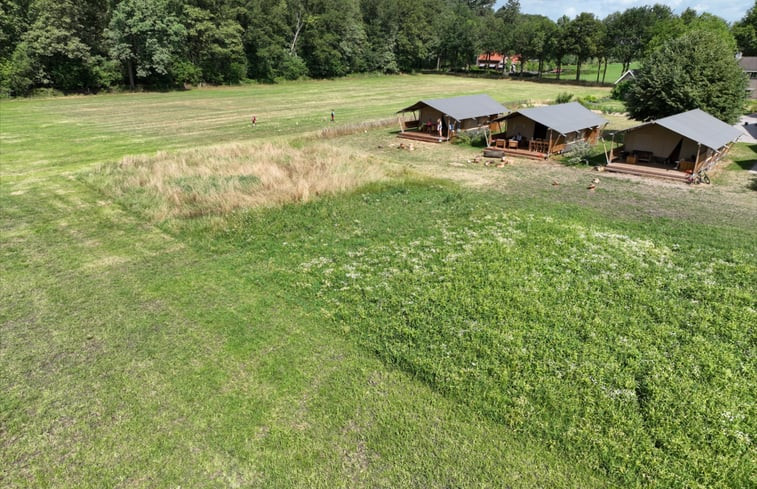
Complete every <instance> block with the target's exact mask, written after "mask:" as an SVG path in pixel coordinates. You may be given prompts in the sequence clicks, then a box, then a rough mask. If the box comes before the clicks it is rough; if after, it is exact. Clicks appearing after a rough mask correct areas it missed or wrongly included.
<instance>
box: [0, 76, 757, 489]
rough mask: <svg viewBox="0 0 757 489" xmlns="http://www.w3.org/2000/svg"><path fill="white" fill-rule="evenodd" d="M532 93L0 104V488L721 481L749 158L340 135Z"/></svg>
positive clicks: (745, 428) (383, 87) (504, 90)
mask: <svg viewBox="0 0 757 489" xmlns="http://www.w3.org/2000/svg"><path fill="white" fill-rule="evenodd" d="M564 91H565V89H564V87H557V86H556V87H551V86H547V85H543V84H528V83H521V82H511V81H499V80H496V81H492V80H470V79H462V78H457V77H444V76H398V77H356V78H349V79H343V80H336V81H312V82H298V83H289V84H282V85H271V86H268V85H255V86H249V87H238V88H221V89H203V90H194V91H188V92H177V93H168V94H149V93H148V94H124V95H105V96H95V97H71V98H61V99H47V100H19V101H2V102H0V112H1V114H2V117H0V136H1V137H2V139H0V142H1V144H2V146H0V158H1V160H0V163H1V174H0V212H1V213H2V218H1V219H0V225H1V226H2V228H1V229H2V240H1V241H0V253H2V269H1V271H0V292H1V293H2V298H3V300H2V306H1V307H0V392H2V394H0V434H1V436H0V440H1V441H0V486H2V487H77V488H79V487H98V488H99V487H130V488H131V487H179V486H180V487H203V488H205V487H219V488H220V487H281V488H289V487H303V488H304V487H307V488H312V487H323V488H334V487H350V488H354V487H387V488H394V487H418V488H428V487H439V488H442V487H492V488H499V487H523V488H526V487H528V488H531V487H581V488H584V487H634V486H645V487H646V486H656V487H749V486H753V485H754V484H755V483H757V480H755V476H754V474H755V473H756V470H755V469H756V467H755V460H757V450H756V449H755V437H756V436H757V425H756V424H755V419H757V412H755V405H756V404H755V396H754V392H755V391H757V362H755V347H757V341H756V340H757V336H755V333H754V326H753V324H755V323H757V313H756V312H755V297H757V290H755V289H756V287H755V284H756V283H757V258H756V257H755V252H754V249H753V248H754V243H755V242H756V239H757V226H756V225H755V224H757V219H756V218H755V216H756V215H757V199H755V188H757V187H756V186H755V185H756V184H755V182H756V181H757V179H755V177H754V176H752V175H750V174H749V173H748V172H747V171H746V170H747V169H749V168H751V166H752V165H753V164H754V162H755V161H756V160H757V157H756V156H755V148H754V147H749V146H747V145H744V144H739V145H737V146H736V147H735V148H734V150H733V152H732V160H733V161H732V162H729V163H727V164H726V165H724V168H723V169H722V170H721V171H720V172H719V173H717V174H716V175H714V176H713V179H714V185H712V186H709V187H687V186H682V185H679V184H672V183H670V184H668V183H662V182H650V181H647V180H643V179H636V178H626V177H619V176H612V175H605V174H597V173H595V172H590V171H589V169H588V168H585V167H568V166H564V165H561V164H559V163H555V162H530V161H520V160H518V161H516V163H515V164H514V165H511V166H507V167H505V168H494V167H486V166H483V165H481V164H477V163H474V162H473V158H474V157H475V156H476V155H477V154H478V150H477V149H475V148H470V147H466V146H451V145H433V146H427V145H423V144H419V145H418V146H417V147H415V148H414V151H407V150H401V149H399V148H398V146H397V142H396V139H395V137H394V134H393V133H392V132H391V131H392V130H393V129H392V128H376V129H367V128H366V129H362V126H360V124H361V123H365V122H370V121H380V120H384V119H389V118H392V117H393V113H394V112H395V111H396V110H397V109H399V108H401V107H404V106H406V105H408V104H410V103H412V102H414V101H416V100H418V99H422V98H432V97H439V96H446V95H454V94H463V93H476V92H487V93H489V94H490V95H492V96H493V97H494V98H496V99H497V100H500V101H502V102H504V103H505V105H508V104H514V103H526V101H532V102H539V101H550V100H554V98H555V97H556V95H557V93H559V92H564ZM571 91H573V92H574V93H575V94H576V95H577V96H586V95H595V96H599V97H601V96H603V95H606V94H607V93H608V90H607V89H597V88H593V89H584V88H576V89H575V90H571ZM398 94H401V95H400V96H398ZM332 109H333V110H335V112H336V115H337V121H336V123H335V124H333V126H336V127H333V129H335V130H334V131H331V132H332V133H333V134H329V137H328V138H324V137H320V136H321V134H322V132H321V131H323V130H324V129H329V128H332V125H331V123H329V122H328V121H327V120H326V118H327V116H328V114H329V112H330V111H331V110H332ZM252 114H256V115H257V117H258V121H259V124H258V127H256V128H254V129H253V128H251V127H250V125H249V117H250V116H251V115H252ZM608 118H609V119H610V122H611V127H612V128H620V127H625V126H627V125H629V124H630V122H629V121H626V120H624V119H623V118H622V117H620V116H611V117H608ZM335 134H339V135H338V136H335ZM597 175H599V178H600V180H601V182H600V184H599V185H598V187H597V189H596V190H595V191H589V190H587V188H586V186H587V183H588V182H589V181H590V180H591V179H592V178H594V177H595V176H597ZM555 183H557V184H558V185H554V184H555Z"/></svg>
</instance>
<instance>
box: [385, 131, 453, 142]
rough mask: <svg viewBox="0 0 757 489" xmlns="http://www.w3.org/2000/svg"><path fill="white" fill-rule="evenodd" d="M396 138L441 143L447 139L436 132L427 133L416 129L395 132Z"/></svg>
mask: <svg viewBox="0 0 757 489" xmlns="http://www.w3.org/2000/svg"><path fill="white" fill-rule="evenodd" d="M397 137H398V138H402V139H411V140H413V141H420V142H422V143H443V142H444V141H447V140H448V139H447V138H446V137H443V136H442V137H439V136H438V135H436V134H429V133H427V132H418V131H405V132H401V133H399V134H397Z"/></svg>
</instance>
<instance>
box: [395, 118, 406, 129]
mask: <svg viewBox="0 0 757 489" xmlns="http://www.w3.org/2000/svg"><path fill="white" fill-rule="evenodd" d="M397 120H398V121H399V123H400V132H405V119H404V118H403V117H402V116H401V115H398V116H397Z"/></svg>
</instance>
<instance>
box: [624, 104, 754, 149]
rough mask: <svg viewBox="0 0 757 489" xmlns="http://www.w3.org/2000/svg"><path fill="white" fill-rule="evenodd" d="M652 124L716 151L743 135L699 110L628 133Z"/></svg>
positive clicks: (658, 121)
mask: <svg viewBox="0 0 757 489" xmlns="http://www.w3.org/2000/svg"><path fill="white" fill-rule="evenodd" d="M650 124H656V125H658V126H662V127H664V128H665V129H668V130H670V131H673V132H675V133H677V134H680V135H681V136H684V137H686V138H689V139H691V140H692V141H696V142H697V143H699V144H703V145H705V146H707V147H708V148H712V149H714V150H717V149H720V148H722V147H723V146H725V145H726V144H728V143H730V142H731V141H735V140H736V139H737V138H738V137H739V136H740V135H741V132H740V131H739V130H738V129H736V128H735V127H733V126H729V125H728V124H726V123H725V122H723V121H721V120H720V119H716V118H715V117H713V116H711V115H710V114H708V113H707V112H705V111H703V110H699V109H694V110H690V111H688V112H682V113H680V114H676V115H671V116H669V117H664V118H662V119H658V120H656V121H651V122H647V123H646V124H642V125H640V126H636V127H632V128H631V129H627V131H633V130H635V129H638V128H640V127H645V126H647V125H650Z"/></svg>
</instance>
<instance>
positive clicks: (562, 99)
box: [555, 92, 573, 104]
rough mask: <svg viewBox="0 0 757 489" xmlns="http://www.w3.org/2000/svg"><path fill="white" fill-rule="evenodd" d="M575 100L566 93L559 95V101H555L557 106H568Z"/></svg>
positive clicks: (571, 95)
mask: <svg viewBox="0 0 757 489" xmlns="http://www.w3.org/2000/svg"><path fill="white" fill-rule="evenodd" d="M572 99H573V94H572V93H568V92H564V93H560V94H558V95H557V99H556V100H555V103H556V104H567V103H568V102H570V101H571V100H572Z"/></svg>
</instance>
